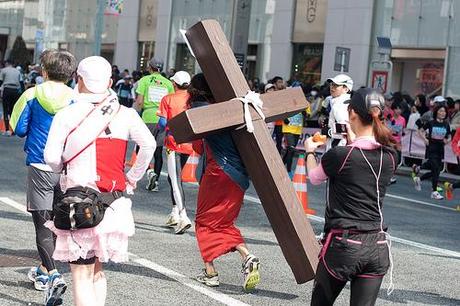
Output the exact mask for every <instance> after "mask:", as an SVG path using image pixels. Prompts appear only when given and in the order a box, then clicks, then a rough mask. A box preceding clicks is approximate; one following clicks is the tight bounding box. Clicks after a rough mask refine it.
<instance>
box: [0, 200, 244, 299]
mask: <svg viewBox="0 0 460 306" xmlns="http://www.w3.org/2000/svg"><path fill="white" fill-rule="evenodd" d="M0 202H2V203H4V204H6V205H8V206H10V207H12V208H15V209H17V210H19V211H20V212H22V213H25V214H29V212H27V209H26V206H25V205H23V204H21V203H18V202H16V201H14V200H12V199H10V198H7V197H0ZM129 260H130V261H132V262H135V263H137V264H139V265H141V266H143V267H146V268H148V269H151V270H154V271H156V272H158V273H160V274H163V275H165V276H167V277H169V278H172V279H174V280H175V281H177V282H179V283H181V284H182V285H184V286H187V287H189V288H191V289H193V290H195V291H197V292H199V293H201V294H204V295H206V296H207V297H210V298H212V299H213V300H216V301H217V302H219V303H222V304H224V305H232V306H233V305H236V306H250V305H249V304H246V303H243V302H241V301H239V300H237V299H234V298H232V297H230V296H228V295H226V294H224V293H220V292H217V291H215V290H211V289H208V288H205V287H203V286H201V285H198V284H197V283H196V281H195V280H191V279H190V278H187V277H186V276H185V275H182V274H180V273H178V272H176V271H173V270H170V269H168V268H166V267H163V266H161V265H159V264H156V263H154V262H153V261H150V260H148V259H145V258H142V257H139V256H137V255H136V254H133V253H129Z"/></svg>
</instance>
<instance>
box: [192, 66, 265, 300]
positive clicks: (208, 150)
mask: <svg viewBox="0 0 460 306" xmlns="http://www.w3.org/2000/svg"><path fill="white" fill-rule="evenodd" d="M188 92H189V93H190V100H189V104H190V106H191V107H193V108H194V107H200V106H205V105H208V104H212V103H215V100H214V96H213V94H212V92H211V90H210V88H209V85H208V83H207V81H206V79H205V77H204V75H203V74H202V73H199V74H197V75H195V76H194V77H193V78H192V81H191V83H190V87H189V89H188ZM198 143H199V141H198V142H194V149H195V151H197V152H199V153H202V152H203V151H204V152H203V153H204V155H205V160H206V168H205V171H204V174H203V176H202V179H201V182H200V187H199V190H198V199H197V211H196V219H195V232H196V238H197V241H198V247H199V249H200V252H201V257H202V258H203V261H204V265H205V268H204V269H203V272H202V273H201V274H200V275H198V276H197V277H196V279H197V280H198V281H199V282H201V283H203V284H205V285H207V286H210V287H215V286H219V275H218V272H217V269H216V267H215V266H214V260H215V259H216V258H218V257H220V256H222V255H224V254H226V253H228V252H233V251H238V252H239V253H240V255H241V258H242V261H243V263H242V271H241V272H242V273H243V276H244V280H243V289H244V290H245V291H246V292H248V291H252V290H253V289H254V288H255V287H256V285H257V284H258V283H259V281H260V275H259V266H260V261H259V258H257V257H256V256H254V255H252V254H251V253H250V252H249V250H248V248H247V246H246V244H245V242H244V239H243V237H242V236H241V233H240V231H239V229H238V228H237V227H236V226H235V221H236V218H237V217H238V215H239V212H240V209H241V205H242V204H243V197H244V193H245V191H246V190H247V189H248V187H249V177H248V174H247V171H246V168H245V167H244V165H243V162H242V160H241V156H240V154H239V153H238V151H237V149H236V147H235V144H234V142H233V140H232V137H231V135H230V133H229V132H223V133H219V134H214V135H210V136H207V137H205V138H204V141H202V145H199V144H198ZM203 147H204V148H203Z"/></svg>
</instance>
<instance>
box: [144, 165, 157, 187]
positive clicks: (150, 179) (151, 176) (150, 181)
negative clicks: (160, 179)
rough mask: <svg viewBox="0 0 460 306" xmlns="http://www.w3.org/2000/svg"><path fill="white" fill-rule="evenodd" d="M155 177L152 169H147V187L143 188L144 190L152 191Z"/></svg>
mask: <svg viewBox="0 0 460 306" xmlns="http://www.w3.org/2000/svg"><path fill="white" fill-rule="evenodd" d="M156 178H157V175H156V174H155V172H154V170H153V169H148V170H147V180H148V182H147V186H145V189H147V190H149V191H152V190H153V188H155V182H156Z"/></svg>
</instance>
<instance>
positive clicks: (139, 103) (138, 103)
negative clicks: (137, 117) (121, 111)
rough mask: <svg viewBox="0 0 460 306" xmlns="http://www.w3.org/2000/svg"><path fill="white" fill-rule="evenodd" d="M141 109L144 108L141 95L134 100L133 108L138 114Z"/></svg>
mask: <svg viewBox="0 0 460 306" xmlns="http://www.w3.org/2000/svg"><path fill="white" fill-rule="evenodd" d="M143 107H144V96H143V95H141V94H138V95H137V98H136V103H134V105H133V108H134V109H135V110H136V111H138V112H140V111H141V110H142V108H143Z"/></svg>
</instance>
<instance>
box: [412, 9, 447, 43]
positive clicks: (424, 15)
mask: <svg viewBox="0 0 460 306" xmlns="http://www.w3.org/2000/svg"><path fill="white" fill-rule="evenodd" d="M450 7H451V6H450V0H430V1H422V2H421V15H420V16H421V18H420V29H419V35H418V46H419V47H422V46H426V47H435V46H442V45H446V44H447V35H448V33H449V30H448V28H449V14H450Z"/></svg>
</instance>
